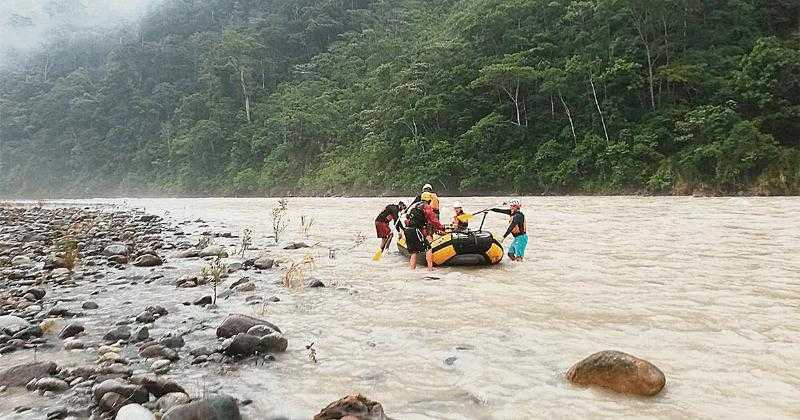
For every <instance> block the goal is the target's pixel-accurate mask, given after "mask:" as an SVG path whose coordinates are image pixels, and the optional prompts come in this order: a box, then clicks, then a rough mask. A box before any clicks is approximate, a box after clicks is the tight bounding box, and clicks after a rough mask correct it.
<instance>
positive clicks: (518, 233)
mask: <svg viewBox="0 0 800 420" xmlns="http://www.w3.org/2000/svg"><path fill="white" fill-rule="evenodd" d="M521 208H522V205H521V204H520V202H519V201H517V200H512V201H511V203H510V208H509V209H492V211H493V212H495V213H502V214H507V215H509V216H511V222H510V223H509V225H508V229H506V233H505V234H504V235H503V240H505V239H506V238H507V237H508V235H512V236H514V240H513V241H512V242H511V245H509V247H508V257H509V258H511V261H522V260H523V259H524V258H525V248H527V246H528V233H527V230H526V228H525V215H524V214H522V212H521V211H520V209H521Z"/></svg>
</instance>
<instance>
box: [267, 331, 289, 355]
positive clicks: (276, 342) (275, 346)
mask: <svg viewBox="0 0 800 420" xmlns="http://www.w3.org/2000/svg"><path fill="white" fill-rule="evenodd" d="M288 346H289V340H287V339H286V337H284V336H283V334H281V333H272V334H269V335H265V336H263V337H261V348H262V349H263V351H265V352H267V353H282V352H285V351H286V348H287V347H288Z"/></svg>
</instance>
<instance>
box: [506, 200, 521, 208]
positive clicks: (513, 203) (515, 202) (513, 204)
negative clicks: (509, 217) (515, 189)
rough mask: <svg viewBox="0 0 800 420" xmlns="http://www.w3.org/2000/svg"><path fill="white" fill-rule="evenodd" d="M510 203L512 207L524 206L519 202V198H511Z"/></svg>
mask: <svg viewBox="0 0 800 420" xmlns="http://www.w3.org/2000/svg"><path fill="white" fill-rule="evenodd" d="M508 205H509V206H511V207H522V204H520V203H519V200H511V201H509V202H508Z"/></svg>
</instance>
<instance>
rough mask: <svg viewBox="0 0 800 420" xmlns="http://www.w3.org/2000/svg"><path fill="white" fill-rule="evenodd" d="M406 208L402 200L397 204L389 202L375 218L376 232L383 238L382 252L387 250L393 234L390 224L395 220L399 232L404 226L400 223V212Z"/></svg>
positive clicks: (395, 226)
mask: <svg viewBox="0 0 800 420" xmlns="http://www.w3.org/2000/svg"><path fill="white" fill-rule="evenodd" d="M405 209H406V205H405V203H403V202H402V201H401V202H399V203H397V204H389V205H388V206H386V208H384V209H383V211H382V212H380V214H378V217H376V218H375V232H376V233H377V235H378V238H380V240H381V248H380V252H381V253H382V252H383V251H385V250H386V247H387V246H388V244H389V241H390V240H391V239H392V236H393V234H392V229H391V228H390V227H389V224H390V223H392V222H394V228H395V230H396V231H398V232H399V231H400V229H401V227H402V226H401V223H400V212H401V211H403V210H405Z"/></svg>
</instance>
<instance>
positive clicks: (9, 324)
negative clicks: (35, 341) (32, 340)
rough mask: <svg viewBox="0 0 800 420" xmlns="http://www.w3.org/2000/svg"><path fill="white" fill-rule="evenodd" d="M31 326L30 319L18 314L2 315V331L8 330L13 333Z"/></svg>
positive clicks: (0, 322) (0, 327) (0, 330)
mask: <svg viewBox="0 0 800 420" xmlns="http://www.w3.org/2000/svg"><path fill="white" fill-rule="evenodd" d="M30 326H31V324H30V323H29V322H28V321H26V320H24V319H22V318H20V317H18V316H14V315H3V316H0V332H2V331H3V330H6V331H8V332H10V333H12V334H13V333H15V332H17V331H22V330H24V329H25V328H28V327H30Z"/></svg>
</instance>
